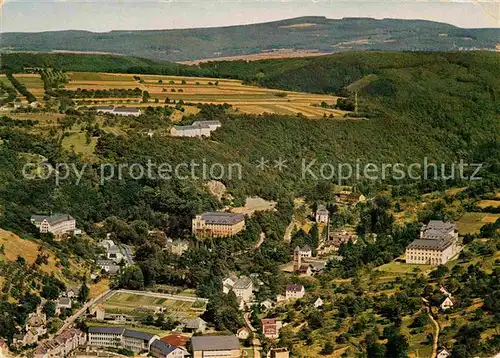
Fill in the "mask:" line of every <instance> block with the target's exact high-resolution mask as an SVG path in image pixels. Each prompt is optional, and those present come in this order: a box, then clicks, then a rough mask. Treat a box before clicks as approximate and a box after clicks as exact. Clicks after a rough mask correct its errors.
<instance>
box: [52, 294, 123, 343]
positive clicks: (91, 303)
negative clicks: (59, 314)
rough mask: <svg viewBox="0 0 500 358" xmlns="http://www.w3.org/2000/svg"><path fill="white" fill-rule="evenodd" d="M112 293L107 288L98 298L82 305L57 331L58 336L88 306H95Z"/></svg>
mask: <svg viewBox="0 0 500 358" xmlns="http://www.w3.org/2000/svg"><path fill="white" fill-rule="evenodd" d="M111 294H113V291H111V290H107V291H105V292H103V293H101V294H100V295H99V296H97V297H96V298H94V299H92V300H90V301H88V302H87V303H86V304H84V305H83V306H82V308H80V309H79V310H78V312H76V313H75V314H74V315H72V316H71V317H69V318H67V319H66V320H65V321H64V325H63V326H62V327H61V328H60V329H59V330H58V331H57V332H56V336H58V335H60V334H61V333H62V332H63V331H64V330H65V329H67V328H69V327H70V326H71V325H72V324H73V323H75V321H76V320H77V319H78V317H80V316H81V315H82V314H84V313H85V312H86V311H87V309H88V308H90V307H91V306H93V305H95V304H97V303H99V302H101V301H102V300H104V299H106V298H107V297H109V296H110V295H111Z"/></svg>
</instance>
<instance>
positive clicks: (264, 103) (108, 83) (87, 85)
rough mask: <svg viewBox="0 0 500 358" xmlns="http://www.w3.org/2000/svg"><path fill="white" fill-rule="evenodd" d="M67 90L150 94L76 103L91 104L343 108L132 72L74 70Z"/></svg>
mask: <svg viewBox="0 0 500 358" xmlns="http://www.w3.org/2000/svg"><path fill="white" fill-rule="evenodd" d="M68 78H69V82H68V84H67V85H66V87H65V88H66V89H68V90H77V89H79V88H80V89H87V90H91V89H93V90H105V89H134V88H136V87H138V88H140V89H141V90H143V91H148V92H149V94H150V99H149V103H144V104H139V102H140V101H141V99H139V98H100V99H97V98H96V99H94V98H79V99H75V101H76V102H80V103H81V104H84V103H85V102H84V101H89V100H90V101H92V104H122V103H125V105H130V106H134V107H137V106H148V105H153V106H154V105H155V103H154V102H155V99H158V104H157V105H163V104H164V102H165V99H167V98H168V99H169V100H170V101H176V102H177V101H179V100H182V101H184V102H185V103H193V104H196V103H212V104H223V103H228V104H230V105H232V106H233V109H234V110H236V111H239V112H242V113H249V114H262V113H265V112H267V113H276V114H285V115H295V114H298V113H302V114H303V115H304V116H306V117H309V118H319V117H322V116H324V115H326V116H330V115H333V116H335V117H337V118H341V117H343V116H344V114H345V113H346V112H345V111H341V110H337V109H331V108H322V107H321V106H320V104H321V103H322V102H326V103H327V104H329V105H333V104H335V103H336V101H337V97H334V96H330V95H318V94H310V93H302V92H291V91H281V90H274V89H268V88H261V87H255V86H249V85H244V84H243V83H242V82H241V81H238V80H229V79H217V78H200V77H181V76H160V75H132V74H112V73H90V72H73V73H69V74H68ZM86 104H88V103H86Z"/></svg>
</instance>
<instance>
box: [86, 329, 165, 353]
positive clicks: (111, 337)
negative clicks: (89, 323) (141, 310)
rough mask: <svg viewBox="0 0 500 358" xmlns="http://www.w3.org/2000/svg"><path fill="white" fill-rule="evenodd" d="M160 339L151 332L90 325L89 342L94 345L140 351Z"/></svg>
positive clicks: (146, 349)
mask: <svg viewBox="0 0 500 358" xmlns="http://www.w3.org/2000/svg"><path fill="white" fill-rule="evenodd" d="M157 339H159V337H158V336H155V335H153V334H150V333H145V332H141V331H135V330H130V329H125V328H122V327H100V326H95V327H89V333H88V344H89V345H90V346H93V347H112V348H125V349H128V350H130V351H132V352H135V353H138V352H142V351H148V352H149V350H150V347H151V344H152V343H153V341H155V340H157Z"/></svg>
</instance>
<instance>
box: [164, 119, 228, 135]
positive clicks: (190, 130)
mask: <svg viewBox="0 0 500 358" xmlns="http://www.w3.org/2000/svg"><path fill="white" fill-rule="evenodd" d="M221 126H222V124H221V122H219V121H195V122H193V124H191V125H187V126H173V127H172V128H171V129H170V134H171V135H172V136H173V137H191V138H194V137H210V134H211V133H212V132H213V131H215V130H216V129H217V128H220V127H221Z"/></svg>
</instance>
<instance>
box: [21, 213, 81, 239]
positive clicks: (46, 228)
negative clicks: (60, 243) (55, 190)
mask: <svg viewBox="0 0 500 358" xmlns="http://www.w3.org/2000/svg"><path fill="white" fill-rule="evenodd" d="M31 223H32V224H33V225H35V226H36V227H37V228H38V229H39V230H40V232H41V233H42V234H46V233H49V232H50V233H52V234H54V235H61V234H66V233H69V232H73V231H75V229H76V220H75V219H74V218H73V217H72V216H71V215H68V214H55V215H49V216H47V215H33V216H31Z"/></svg>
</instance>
